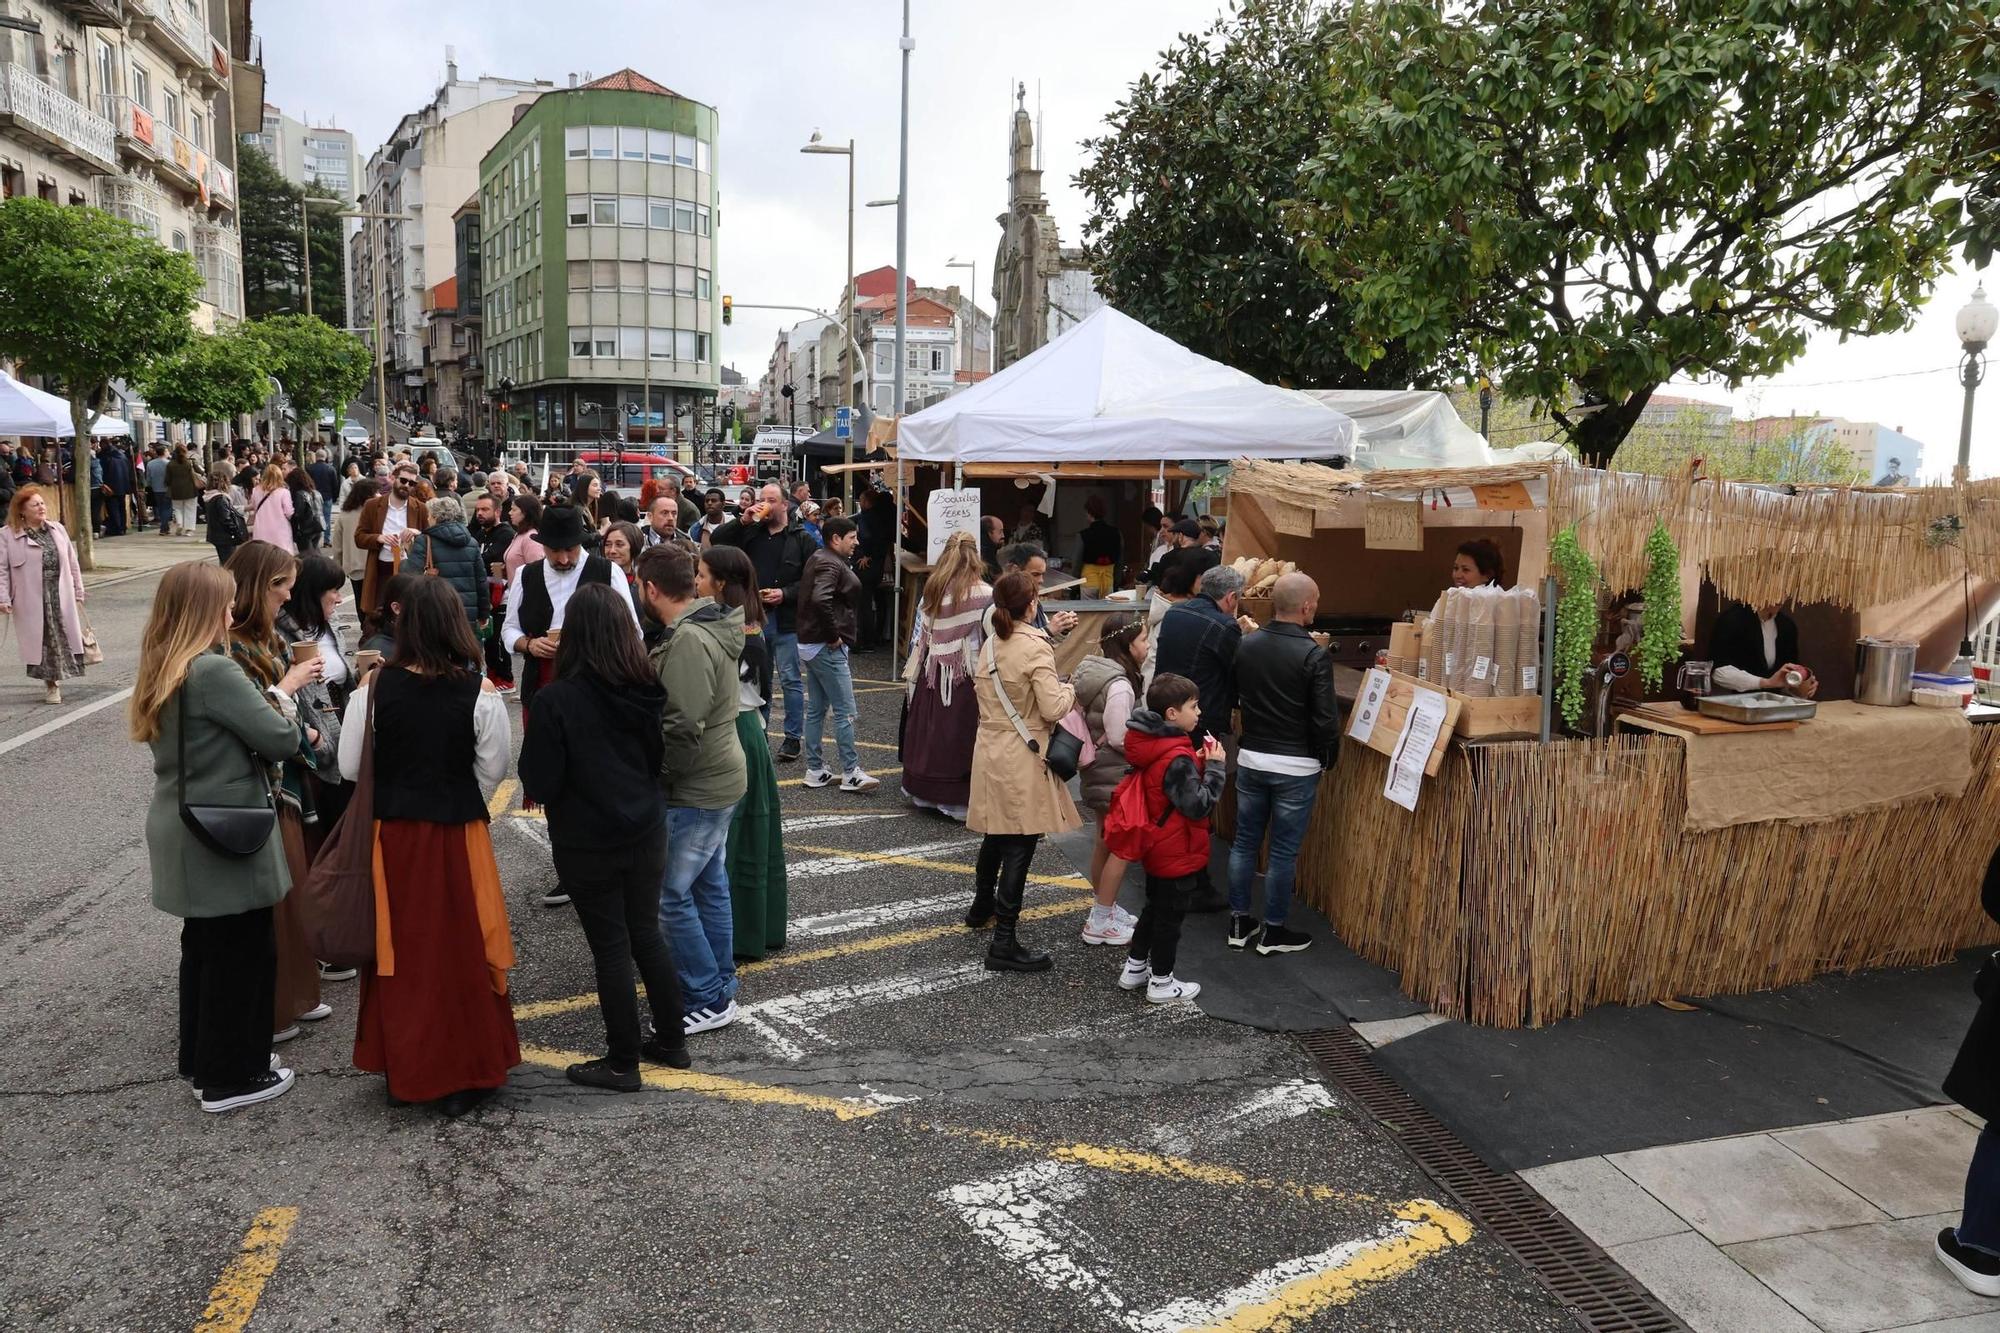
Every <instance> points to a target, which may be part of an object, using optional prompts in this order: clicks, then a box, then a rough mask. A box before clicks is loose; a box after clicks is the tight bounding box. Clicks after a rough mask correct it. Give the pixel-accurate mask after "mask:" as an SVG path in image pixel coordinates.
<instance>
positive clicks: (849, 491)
mask: <svg viewBox="0 0 2000 1333" xmlns="http://www.w3.org/2000/svg"><path fill="white" fill-rule="evenodd" d="M799 151H800V152H801V153H828V154H839V155H840V156H843V157H845V158H846V159H847V283H846V289H847V300H846V301H845V302H844V303H843V306H842V312H841V316H840V322H841V323H842V324H843V325H846V326H847V327H849V328H852V327H853V325H854V140H852V139H849V140H848V141H847V147H845V148H842V147H840V146H839V145H838V144H830V143H822V142H820V137H819V131H818V130H814V131H813V133H812V138H811V139H810V140H809V141H808V142H807V143H806V146H805V147H803V148H801V149H799ZM860 370H861V367H860V366H857V365H854V364H852V363H851V359H850V364H849V365H848V367H847V419H848V428H847V429H848V436H847V445H846V447H845V448H844V449H843V450H842V451H841V453H842V455H843V456H842V458H841V461H842V462H844V463H846V464H848V465H849V466H850V467H852V466H853V463H854V434H853V431H854V425H853V422H854V417H855V412H854V377H855V375H856V374H858V373H859V372H860ZM840 495H841V499H842V501H843V502H844V507H845V508H846V509H847V510H848V511H849V512H852V511H853V509H854V474H853V473H852V472H843V473H841V474H840Z"/></svg>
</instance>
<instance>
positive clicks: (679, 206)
mask: <svg viewBox="0 0 2000 1333" xmlns="http://www.w3.org/2000/svg"><path fill="white" fill-rule="evenodd" d="M674 230H675V231H693V230H694V205H693V204H683V203H681V202H679V201H678V200H676V201H675V203H674Z"/></svg>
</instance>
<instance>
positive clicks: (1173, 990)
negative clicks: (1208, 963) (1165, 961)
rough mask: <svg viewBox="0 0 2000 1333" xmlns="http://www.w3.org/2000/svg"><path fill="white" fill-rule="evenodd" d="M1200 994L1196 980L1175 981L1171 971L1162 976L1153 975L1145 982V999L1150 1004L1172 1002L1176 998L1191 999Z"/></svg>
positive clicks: (1199, 984) (1198, 983) (1199, 986)
mask: <svg viewBox="0 0 2000 1333" xmlns="http://www.w3.org/2000/svg"><path fill="white" fill-rule="evenodd" d="M1199 994H1201V983H1200V982H1198V981H1177V980H1175V979H1174V975H1173V973H1171V972H1169V973H1168V974H1167V975H1166V976H1164V977H1154V978H1153V979H1152V980H1151V981H1148V982H1147V983H1146V999H1147V1001H1148V1002H1149V1003H1152V1004H1172V1003H1173V1002H1174V1001H1176V1000H1192V999H1193V998H1194V997H1195V996H1197V995H1199Z"/></svg>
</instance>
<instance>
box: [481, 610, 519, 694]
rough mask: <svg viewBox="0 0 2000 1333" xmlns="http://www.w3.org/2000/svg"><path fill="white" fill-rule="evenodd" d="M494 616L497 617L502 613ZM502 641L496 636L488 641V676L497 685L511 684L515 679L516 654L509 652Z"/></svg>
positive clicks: (496, 613) (499, 636)
mask: <svg viewBox="0 0 2000 1333" xmlns="http://www.w3.org/2000/svg"><path fill="white" fill-rule="evenodd" d="M493 614H494V615H496V616H497V615H499V614H500V612H498V611H495V612H494V613H493ZM500 639H501V635H499V634H495V635H493V637H492V638H490V639H488V640H487V641H486V674H487V675H488V676H490V677H492V679H493V681H494V683H495V684H499V683H500V682H502V681H506V682H510V683H511V682H512V681H513V679H514V654H513V653H511V652H509V651H507V646H506V645H505V644H503V643H501V642H500Z"/></svg>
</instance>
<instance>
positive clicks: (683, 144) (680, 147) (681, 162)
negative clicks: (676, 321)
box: [674, 134, 694, 360]
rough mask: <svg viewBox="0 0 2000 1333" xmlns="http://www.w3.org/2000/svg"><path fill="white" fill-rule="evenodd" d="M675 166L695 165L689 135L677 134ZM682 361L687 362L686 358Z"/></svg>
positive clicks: (692, 142)
mask: <svg viewBox="0 0 2000 1333" xmlns="http://www.w3.org/2000/svg"><path fill="white" fill-rule="evenodd" d="M674 165H675V166H677V167H691V166H693V165H694V139H693V138H692V137H690V136H689V135H685V134H676V135H675V136H674ZM682 359H683V360H685V359H686V358H682Z"/></svg>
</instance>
